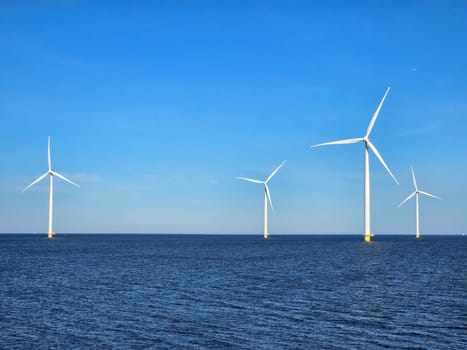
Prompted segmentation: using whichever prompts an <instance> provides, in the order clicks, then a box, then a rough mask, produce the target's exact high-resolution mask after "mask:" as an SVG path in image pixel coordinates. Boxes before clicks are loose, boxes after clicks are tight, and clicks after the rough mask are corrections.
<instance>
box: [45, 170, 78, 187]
mask: <svg viewBox="0 0 467 350" xmlns="http://www.w3.org/2000/svg"><path fill="white" fill-rule="evenodd" d="M50 173H51V174H52V175H54V176H56V177H59V178H60V179H62V180H63V181H66V182H68V183H70V184H72V185H75V186H76V187H79V185H78V184H75V183H74V182H73V181H71V180H68V179H67V178H66V177H65V176H63V175H60V174H59V173H56V172H55V171H53V170H52V171H51V172H50Z"/></svg>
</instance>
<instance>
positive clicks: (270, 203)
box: [264, 183, 274, 210]
mask: <svg viewBox="0 0 467 350" xmlns="http://www.w3.org/2000/svg"><path fill="white" fill-rule="evenodd" d="M264 189H265V191H266V196H267V197H268V200H269V205H270V206H271V209H272V210H274V207H273V206H272V200H271V193H270V192H269V187H268V185H267V184H266V183H265V184H264Z"/></svg>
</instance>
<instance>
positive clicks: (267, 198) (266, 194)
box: [237, 160, 286, 239]
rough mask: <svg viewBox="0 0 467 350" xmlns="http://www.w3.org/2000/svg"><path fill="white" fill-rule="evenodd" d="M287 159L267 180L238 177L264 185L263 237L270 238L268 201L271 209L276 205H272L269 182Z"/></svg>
mask: <svg viewBox="0 0 467 350" xmlns="http://www.w3.org/2000/svg"><path fill="white" fill-rule="evenodd" d="M285 162H286V160H284V161H283V162H282V163H281V165H279V166H278V167H277V168H276V170H274V171H273V172H272V173H271V175H269V176H268V178H267V179H266V181H261V180H255V179H249V178H246V177H237V179H240V180H245V181H249V182H254V183H256V184H262V185H263V186H264V234H263V237H264V238H265V239H268V237H269V233H268V201H269V204H270V205H271V209H272V210H274V207H273V206H272V200H271V193H270V192H269V187H268V183H269V181H271V179H272V177H273V176H274V175H276V173H277V172H278V171H279V169H280V168H281V167H282V166H283V165H284V164H285Z"/></svg>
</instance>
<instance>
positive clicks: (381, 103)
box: [365, 86, 391, 137]
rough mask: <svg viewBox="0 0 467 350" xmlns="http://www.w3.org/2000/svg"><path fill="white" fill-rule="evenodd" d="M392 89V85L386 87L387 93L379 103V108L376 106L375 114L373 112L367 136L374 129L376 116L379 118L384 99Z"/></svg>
mask: <svg viewBox="0 0 467 350" xmlns="http://www.w3.org/2000/svg"><path fill="white" fill-rule="evenodd" d="M390 89H391V87H390V86H389V87H388V88H387V89H386V93H385V94H384V96H383V99H382V100H381V102H380V103H379V105H378V108H376V111H375V114H373V118H371V121H370V124H369V125H368V129H367V130H366V136H365V137H368V136H370V133H371V130H372V129H373V126H374V125H375V122H376V118H378V114H379V111H380V110H381V107H382V106H383V103H384V100H385V99H386V96H387V95H388V93H389V90H390Z"/></svg>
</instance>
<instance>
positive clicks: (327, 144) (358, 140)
mask: <svg viewBox="0 0 467 350" xmlns="http://www.w3.org/2000/svg"><path fill="white" fill-rule="evenodd" d="M362 141H363V137H359V138H358V139H347V140H339V141H332V142H325V143H320V144H317V145H314V146H311V148H315V147H321V146H329V145H347V144H349V143H358V142H362Z"/></svg>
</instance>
